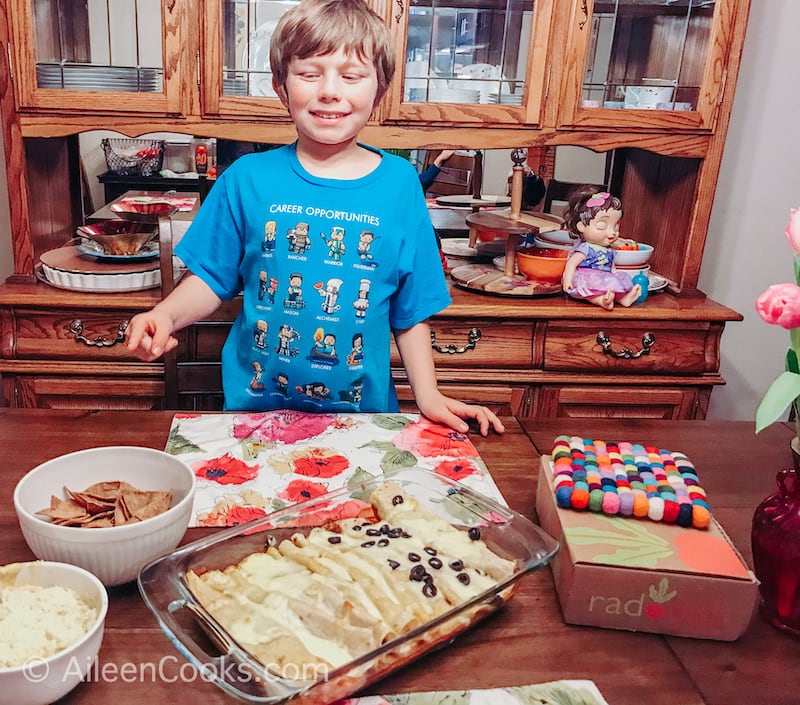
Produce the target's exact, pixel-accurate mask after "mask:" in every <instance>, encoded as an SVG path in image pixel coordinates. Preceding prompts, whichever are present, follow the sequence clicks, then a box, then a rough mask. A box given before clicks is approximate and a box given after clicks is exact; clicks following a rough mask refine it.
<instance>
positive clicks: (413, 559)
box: [408, 551, 421, 563]
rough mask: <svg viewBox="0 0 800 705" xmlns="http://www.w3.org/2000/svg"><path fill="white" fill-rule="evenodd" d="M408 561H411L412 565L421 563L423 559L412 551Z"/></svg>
mask: <svg viewBox="0 0 800 705" xmlns="http://www.w3.org/2000/svg"><path fill="white" fill-rule="evenodd" d="M408 560H410V561H411V562H412V563H419V562H420V560H421V559H420V557H419V554H418V553H414V552H413V551H412V552H411V553H409V554H408Z"/></svg>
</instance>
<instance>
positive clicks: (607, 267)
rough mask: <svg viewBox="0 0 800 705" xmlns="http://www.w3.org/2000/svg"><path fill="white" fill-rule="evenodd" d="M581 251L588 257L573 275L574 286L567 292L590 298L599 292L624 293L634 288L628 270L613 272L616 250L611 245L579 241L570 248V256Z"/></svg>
mask: <svg viewBox="0 0 800 705" xmlns="http://www.w3.org/2000/svg"><path fill="white" fill-rule="evenodd" d="M576 252H580V253H581V254H582V255H584V256H585V257H586V259H584V260H583V262H581V263H580V264H579V265H578V268H577V269H576V270H575V274H574V275H573V276H572V288H571V289H570V290H569V291H568V292H567V293H568V294H569V295H570V296H574V297H576V298H579V299H588V298H591V297H593V296H597V295H598V294H605V293H606V292H607V291H613V292H614V293H615V294H624V293H625V292H626V291H630V290H631V289H632V288H633V282H632V281H631V278H630V275H629V274H628V273H627V272H613V271H612V270H611V266H612V265H613V263H614V250H613V249H612V248H610V247H595V246H593V245H590V244H589V243H588V242H579V243H578V244H577V245H575V247H573V248H572V249H571V250H570V253H569V254H570V256H572V255H573V254H574V253H576Z"/></svg>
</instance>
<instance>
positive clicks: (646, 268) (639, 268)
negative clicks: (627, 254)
mask: <svg viewBox="0 0 800 705" xmlns="http://www.w3.org/2000/svg"><path fill="white" fill-rule="evenodd" d="M614 266H615V267H616V269H617V271H619V272H627V273H628V274H629V275H630V276H631V278H633V277H635V276H636V275H637V274H644V275H645V276H647V275H648V274H650V265H649V264H617V263H616V262H615V263H614Z"/></svg>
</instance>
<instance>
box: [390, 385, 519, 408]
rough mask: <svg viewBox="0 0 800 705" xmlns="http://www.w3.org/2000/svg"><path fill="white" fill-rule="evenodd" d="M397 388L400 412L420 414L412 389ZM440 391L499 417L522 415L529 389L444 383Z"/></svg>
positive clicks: (403, 386) (407, 387) (405, 386)
mask: <svg viewBox="0 0 800 705" xmlns="http://www.w3.org/2000/svg"><path fill="white" fill-rule="evenodd" d="M396 388H397V400H398V402H399V403H400V410H401V411H404V412H409V413H410V412H416V413H418V411H419V410H418V409H417V407H416V405H415V403H414V395H413V393H412V392H411V387H410V386H409V385H407V384H398V385H396ZM439 389H440V390H441V392H442V393H443V394H447V395H448V396H450V397H453V398H454V399H458V400H459V401H464V402H467V403H468V404H480V405H482V406H487V407H489V408H490V409H491V410H492V411H493V412H494V413H495V414H497V415H498V416H517V415H521V414H522V411H523V409H524V408H525V406H526V403H527V399H528V388H527V387H524V386H514V385H501V384H486V385H483V384H451V383H442V384H440V385H439Z"/></svg>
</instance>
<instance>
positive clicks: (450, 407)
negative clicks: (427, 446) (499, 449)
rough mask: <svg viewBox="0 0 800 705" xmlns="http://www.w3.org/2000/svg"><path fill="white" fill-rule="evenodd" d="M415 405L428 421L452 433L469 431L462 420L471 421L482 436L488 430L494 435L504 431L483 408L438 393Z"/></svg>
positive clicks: (490, 412) (491, 414)
mask: <svg viewBox="0 0 800 705" xmlns="http://www.w3.org/2000/svg"><path fill="white" fill-rule="evenodd" d="M417 404H418V406H419V410H420V411H421V412H422V413H423V415H424V416H426V417H427V418H428V419H430V420H431V421H437V422H439V423H443V424H445V426H449V427H450V428H452V429H453V430H454V431H460V432H461V433H467V432H468V431H469V430H470V426H471V424H468V423H467V422H466V421H465V420H464V419H473V420H474V422H475V423H476V424H477V426H478V430H479V431H480V433H481V435H482V436H487V435H489V430H490V429H491V430H493V431H494V432H495V433H502V432H503V431H505V426H503V423H502V422H501V421H500V419H499V418H497V415H496V414H495V413H494V412H493V411H491V410H490V409H487V408H486V407H485V406H478V405H477V404H465V403H464V402H462V401H458V400H456V399H451V398H450V397H447V396H445V395H444V394H441V393H438V392H437V393H436V394H435V395H433V396H431V397H430V398H428V399H425V400H420V399H417Z"/></svg>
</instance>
